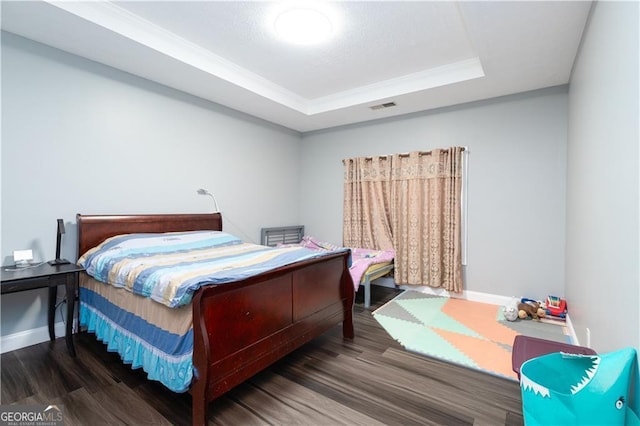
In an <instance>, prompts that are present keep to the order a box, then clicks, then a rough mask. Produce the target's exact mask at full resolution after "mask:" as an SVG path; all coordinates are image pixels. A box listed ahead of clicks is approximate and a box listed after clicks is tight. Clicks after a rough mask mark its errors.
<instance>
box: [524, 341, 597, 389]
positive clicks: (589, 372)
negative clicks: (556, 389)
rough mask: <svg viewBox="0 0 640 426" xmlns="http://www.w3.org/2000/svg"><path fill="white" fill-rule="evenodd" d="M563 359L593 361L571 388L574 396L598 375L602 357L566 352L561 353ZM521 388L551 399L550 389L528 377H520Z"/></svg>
mask: <svg viewBox="0 0 640 426" xmlns="http://www.w3.org/2000/svg"><path fill="white" fill-rule="evenodd" d="M561 354H562V357H563V358H574V359H576V358H578V359H580V360H583V361H586V362H588V361H591V362H590V364H588V366H587V367H585V368H584V373H583V374H582V375H581V377H580V379H579V381H578V382H577V383H575V384H573V385H571V387H570V391H571V394H572V395H575V394H576V393H578V392H580V391H581V390H582V389H583V388H584V387H585V386H586V385H587V384H589V382H590V381H591V379H593V377H594V376H595V375H596V372H597V371H598V367H599V366H600V357H599V356H597V355H580V354H569V353H565V352H561ZM520 387H521V388H522V389H523V390H525V391H529V392H533V393H535V394H536V395H540V396H542V397H546V398H550V391H549V388H547V387H546V386H542V385H541V384H540V383H537V382H534V381H533V380H531V379H530V378H529V377H527V376H526V375H521V376H520Z"/></svg>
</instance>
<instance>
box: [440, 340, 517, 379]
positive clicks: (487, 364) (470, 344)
mask: <svg viewBox="0 0 640 426" xmlns="http://www.w3.org/2000/svg"><path fill="white" fill-rule="evenodd" d="M433 331H435V332H436V333H438V335H440V336H442V338H444V339H446V340H447V341H448V342H449V343H450V344H452V345H453V346H455V347H456V348H457V349H458V350H459V351H461V352H462V353H464V354H466V355H467V356H468V357H469V358H470V359H472V360H473V361H474V362H475V363H476V364H477V365H478V367H479V368H481V369H483V370H489V371H493V372H494V373H498V374H501V375H503V376H507V377H512V378H514V379H517V378H518V376H517V374H516V373H514V372H513V370H512V369H511V350H507V349H505V348H504V347H502V346H500V345H496V343H495V342H492V341H489V340H483V339H478V338H476V337H471V336H465V335H464V334H458V333H452V332H450V331H446V330H442V329H437V328H434V329H433ZM512 341H513V339H512Z"/></svg>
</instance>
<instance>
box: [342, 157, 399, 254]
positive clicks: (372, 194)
mask: <svg viewBox="0 0 640 426" xmlns="http://www.w3.org/2000/svg"><path fill="white" fill-rule="evenodd" d="M390 197H391V157H374V158H370V157H367V158H365V157H361V158H352V159H347V160H344V206H343V208H344V220H343V233H342V235H343V241H342V244H343V245H344V246H345V247H365V248H371V249H376V250H389V249H393V237H392V234H391V218H390Z"/></svg>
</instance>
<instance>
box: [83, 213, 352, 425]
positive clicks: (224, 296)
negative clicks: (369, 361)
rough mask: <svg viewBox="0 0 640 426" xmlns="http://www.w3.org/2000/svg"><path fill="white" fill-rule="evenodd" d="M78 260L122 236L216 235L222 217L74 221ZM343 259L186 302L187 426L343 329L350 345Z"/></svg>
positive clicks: (301, 266) (282, 271)
mask: <svg viewBox="0 0 640 426" xmlns="http://www.w3.org/2000/svg"><path fill="white" fill-rule="evenodd" d="M76 220H77V225H78V257H80V256H81V255H82V254H83V253H85V252H86V251H87V250H89V249H90V248H92V247H95V246H96V245H98V244H100V243H101V242H102V241H104V240H105V239H107V238H109V237H112V236H115V235H119V234H128V233H141V232H180V231H195V230H217V231H220V230H222V216H221V215H220V213H214V214H166V215H126V216H113V215H107V216H93V215H89V216H87V215H81V214H78V215H77V216H76ZM348 257H349V254H348V252H346V253H336V254H333V255H330V256H325V257H321V258H316V259H311V260H306V261H303V262H299V263H295V264H292V265H288V266H285V267H281V268H278V269H276V270H273V271H269V272H266V273H263V274H261V275H258V276H255V277H251V278H247V279H244V280H242V281H237V282H234V283H228V284H222V285H213V286H204V287H202V288H200V289H199V290H198V291H197V292H196V293H195V294H194V297H193V301H192V312H193V331H194V333H193V334H194V348H193V371H194V378H193V381H192V384H191V388H190V393H191V395H192V398H193V402H192V413H193V424H194V425H204V424H206V421H207V407H208V404H209V402H211V401H213V400H214V399H215V398H217V397H219V396H221V395H223V394H224V393H225V392H227V391H229V390H230V389H231V388H233V387H234V386H236V385H238V384H240V383H242V382H244V381H245V380H246V379H248V378H250V377H251V376H253V375H254V374H256V373H258V372H260V371H261V370H263V369H264V368H266V367H267V366H269V365H271V364H272V363H274V362H275V361H277V360H279V359H281V358H282V357H284V356H285V355H287V354H289V353H290V352H292V351H293V350H295V349H297V348H299V347H300V346H302V345H303V344H305V343H307V342H309V341H311V340H312V339H314V338H316V337H318V336H319V335H321V334H323V333H324V332H325V331H327V330H328V329H330V328H332V327H333V326H335V325H336V324H338V323H340V322H342V332H343V336H344V337H345V338H353V336H354V331H353V312H352V309H353V299H354V292H353V284H352V282H351V276H350V275H349V269H348Z"/></svg>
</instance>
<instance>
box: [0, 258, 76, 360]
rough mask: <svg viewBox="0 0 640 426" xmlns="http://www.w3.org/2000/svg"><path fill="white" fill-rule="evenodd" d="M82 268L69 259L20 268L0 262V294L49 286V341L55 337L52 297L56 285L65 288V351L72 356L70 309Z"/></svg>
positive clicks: (71, 308)
mask: <svg viewBox="0 0 640 426" xmlns="http://www.w3.org/2000/svg"><path fill="white" fill-rule="evenodd" d="M82 271H84V268H82V267H81V266H78V265H75V264H73V263H68V264H63V265H50V264H48V263H46V262H45V263H43V264H41V265H38V266H33V267H28V268H21V269H13V267H8V266H3V267H2V284H1V285H0V289H1V294H6V293H15V292H17V291H25V290H32V289H36V288H44V287H49V301H48V305H49V309H48V323H49V338H50V339H51V340H52V341H53V340H55V338H56V334H55V330H54V316H55V310H56V298H57V296H58V286H59V285H64V286H65V288H66V289H67V324H66V333H65V340H66V342H67V349H68V350H69V354H70V355H71V356H73V357H75V356H76V350H75V347H74V346H73V311H74V308H75V303H76V301H75V298H76V294H77V292H78V280H79V274H80V272H82ZM70 295H71V297H70Z"/></svg>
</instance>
